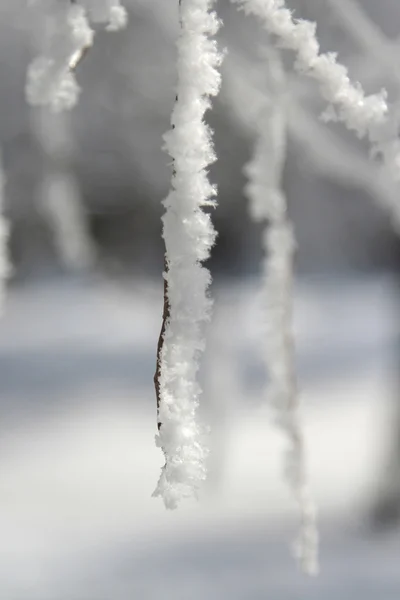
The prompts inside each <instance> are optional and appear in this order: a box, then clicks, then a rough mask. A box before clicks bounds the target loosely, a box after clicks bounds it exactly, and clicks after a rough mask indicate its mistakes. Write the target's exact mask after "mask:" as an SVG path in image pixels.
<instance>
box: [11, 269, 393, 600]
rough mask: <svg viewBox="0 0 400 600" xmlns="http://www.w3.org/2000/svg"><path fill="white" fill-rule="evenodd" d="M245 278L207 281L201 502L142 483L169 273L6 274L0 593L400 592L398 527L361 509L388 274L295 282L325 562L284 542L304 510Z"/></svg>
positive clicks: (88, 598)
mask: <svg viewBox="0 0 400 600" xmlns="http://www.w3.org/2000/svg"><path fill="white" fill-rule="evenodd" d="M256 292H257V286H256V282H255V281H253V280H247V281H246V280H242V281H240V282H231V283H225V284H224V285H221V286H216V287H215V290H214V295H215V298H216V301H215V318H214V321H213V324H212V326H211V327H210V328H209V331H208V338H209V339H208V350H207V353H206V356H205V360H204V364H203V370H202V379H203V388H204V401H203V415H204V417H205V418H206V419H207V420H208V421H210V422H211V424H212V425H213V434H212V435H211V438H210V443H211V448H212V456H211V460H210V479H209V482H208V483H207V485H206V486H205V489H204V491H203V494H202V497H201V500H200V502H199V504H191V503H188V504H186V505H185V506H182V508H181V509H179V510H178V511H176V512H173V513H169V512H166V511H165V510H164V508H163V506H162V505H161V503H160V501H159V500H158V499H153V498H151V494H152V491H153V489H154V487H155V484H156V481H157V478H158V475H159V469H160V467H161V465H162V456H161V454H160V452H159V450H158V449H157V448H155V446H154V435H155V433H156V415H155V398H154V391H153V383H152V377H153V372H154V362H155V348H156V342H157V338H158V333H159V327H160V315H161V304H162V298H161V293H162V290H161V285H158V284H157V285H156V284H154V283H153V282H151V281H150V282H149V281H146V280H140V281H135V282H132V283H131V284H127V283H124V284H120V283H115V284H114V283H111V282H109V281H103V280H97V279H93V280H92V281H91V282H88V281H86V282H77V281H75V282H72V281H68V280H57V281H54V280H53V281H50V282H42V283H38V282H36V283H35V284H34V285H33V284H24V285H20V286H15V287H14V288H13V289H12V290H11V292H10V295H9V299H8V306H7V309H6V313H5V315H4V317H3V320H2V322H1V324H0V411H1V418H0V448H1V451H0V531H1V536H0V600H128V599H129V600H132V599H136V598H137V599H140V600H142V599H149V600H152V599H155V598H160V597H162V598H166V599H169V598H171V599H172V598H173V599H174V600H180V599H182V600H205V599H207V600H214V599H215V600H217V599H218V600H225V599H227V600H245V599H246V600H258V599H260V600H261V599H264V598H271V599H272V598H276V599H279V600H292V599H293V600H294V599H303V598H304V599H305V598H307V600H314V599H315V600H317V599H318V600H319V599H321V600H337V598H340V599H341V600H347V599H349V600H350V599H351V600H375V599H377V598H379V599H380V600H392V599H393V600H398V598H399V597H400V568H399V565H400V562H399V561H400V535H399V532H398V531H397V532H396V531H394V532H392V533H391V534H390V535H389V536H388V537H385V538H378V539H375V538H372V537H371V536H370V535H369V534H368V533H367V532H366V530H365V529H364V527H363V515H364V514H365V511H366V510H367V509H368V505H369V502H370V501H371V498H372V494H373V493H374V492H375V488H376V485H377V478H378V477H379V473H380V470H381V468H382V465H383V464H384V460H385V452H386V450H387V444H388V443H389V435H390V426H389V421H390V415H391V411H392V409H393V407H392V400H393V399H394V398H395V394H396V392H398V390H397V387H396V385H397V377H398V373H397V370H396V369H397V367H398V362H397V359H398V357H397V354H396V352H397V349H398V348H397V347H398V343H399V342H398V330H399V324H400V311H399V310H398V309H399V306H397V304H396V303H397V302H398V299H397V298H396V297H395V293H394V292H395V285H394V282H393V280H392V279H391V278H390V277H389V276H381V277H369V278H365V279H357V280H354V279H351V278H349V279H340V280H339V279H336V280H332V279H330V280H325V281H321V280H314V281H311V280H310V281H308V282H301V283H299V285H298V288H297V291H296V332H297V337H298V361H299V373H300V386H301V389H302V395H303V402H304V415H303V416H304V425H305V429H306V438H307V450H308V455H309V468H310V475H311V482H312V487H313V490H314V493H315V497H316V499H317V501H318V504H319V508H320V515H321V528H322V545H321V560H322V573H321V575H320V577H319V578H318V579H316V580H308V579H307V578H305V577H304V576H302V575H301V574H299V573H298V570H297V567H296V566H295V564H294V562H293V559H292V557H291V555H290V547H289V545H290V542H291V540H292V539H293V537H294V535H295V533H296V527H297V522H296V510H295V507H294V506H293V505H292V502H291V499H290V497H289V494H288V492H287V490H286V489H285V487H284V485H283V484H282V481H281V476H280V459H281V452H282V449H283V447H284V442H283V440H282V439H281V437H280V435H279V434H278V433H277V432H276V431H275V430H274V429H273V427H271V425H270V423H271V415H270V414H269V411H268V409H266V408H265V405H264V404H265V403H264V400H263V398H262V392H261V390H262V386H263V383H264V381H265V373H264V370H263V368H262V362H261V360H260V354H259V352H260V350H259V348H258V342H257V340H258V337H259V335H258V334H259V328H260V317H261V315H260V312H259V307H258V304H257V293H256Z"/></svg>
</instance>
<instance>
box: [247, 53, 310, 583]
mask: <svg viewBox="0 0 400 600" xmlns="http://www.w3.org/2000/svg"><path fill="white" fill-rule="evenodd" d="M269 66H270V82H269V83H270V88H271V89H272V93H271V94H270V95H269V96H268V95H267V94H265V95H264V98H265V101H264V106H263V107H262V109H261V110H260V113H259V116H258V131H259V134H258V139H257V142H256V147H255V151H254V156H253V159H252V160H251V161H250V162H249V163H248V164H247V165H246V167H245V173H246V175H247V176H248V179H249V182H248V184H247V186H246V188H245V192H246V193H247V196H248V198H249V201H250V211H251V214H252V216H253V218H254V220H256V221H261V222H264V223H265V225H267V223H268V227H266V228H265V230H264V232H263V249H264V253H265V256H264V264H263V280H264V282H263V292H262V305H263V307H265V320H264V329H265V331H264V342H265V350H266V364H267V369H268V373H269V394H268V397H269V401H270V402H271V403H272V405H273V407H274V408H275V410H276V414H277V423H278V425H279V426H280V427H281V428H282V430H283V432H284V433H285V435H286V437H287V439H288V442H289V448H288V450H287V454H286V461H285V477H286V480H287V483H288V485H289V487H290V488H291V490H292V492H293V494H294V497H295V499H296V501H297V503H298V505H299V509H300V514H301V530H300V537H299V540H298V544H297V548H296V550H297V551H298V555H299V558H300V561H301V564H302V566H303V568H304V570H305V571H306V572H308V573H315V572H316V571H317V569H318V558H317V554H318V532H317V527H316V512H315V507H314V504H313V502H312V499H311V496H310V492H309V489H308V483H307V477H306V474H305V459H304V443H303V436H302V428H301V423H300V417H299V408H300V406H299V392H298V388H297V377H296V367H295V342H294V338H293V334H292V327H293V324H292V321H293V314H292V313H293V307H292V302H293V255H294V251H295V240H294V235H293V230H292V225H291V223H290V221H289V219H288V216H287V204H286V197H285V195H284V193H283V191H282V186H281V179H282V173H283V168H284V163H285V158H286V120H285V115H284V108H283V107H282V105H284V103H283V102H282V94H281V93H279V92H280V88H281V87H282V85H281V80H282V71H281V69H280V66H279V63H278V60H277V57H276V56H275V55H271V57H270V61H269Z"/></svg>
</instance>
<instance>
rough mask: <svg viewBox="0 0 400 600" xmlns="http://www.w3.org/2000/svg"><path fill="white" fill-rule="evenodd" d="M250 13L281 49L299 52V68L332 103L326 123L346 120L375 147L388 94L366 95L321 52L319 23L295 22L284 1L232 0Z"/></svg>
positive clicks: (332, 60) (335, 63)
mask: <svg viewBox="0 0 400 600" xmlns="http://www.w3.org/2000/svg"><path fill="white" fill-rule="evenodd" d="M232 2H233V3H235V4H237V5H238V6H239V8H240V9H242V10H243V11H244V12H245V13H247V14H252V15H255V16H256V17H258V18H259V19H260V20H261V22H262V24H263V26H264V28H265V29H266V30H267V31H268V33H270V34H271V35H274V36H276V37H277V38H278V40H279V46H280V47H281V48H287V49H289V50H292V51H294V52H295V53H296V55H297V59H296V61H295V68H296V70H297V71H299V72H301V73H304V74H306V75H307V76H309V77H311V78H312V79H314V80H316V81H317V82H318V83H319V86H320V90H321V93H322V96H323V97H324V98H325V100H327V101H328V102H329V103H330V109H329V110H328V111H327V112H326V113H325V117H326V120H328V119H330V120H338V121H342V122H343V123H344V124H345V125H346V127H347V128H348V129H350V130H353V131H355V132H356V133H357V135H358V136H360V137H364V136H367V137H368V138H369V140H370V142H371V143H372V144H373V145H374V144H375V143H376V142H377V141H378V140H379V127H380V126H381V125H382V123H384V121H385V117H386V114H387V110H388V107H387V104H386V92H384V91H382V92H380V93H379V94H374V95H371V96H366V95H365V94H364V92H363V90H362V88H361V86H360V85H359V84H353V83H352V82H351V81H350V78H349V76H348V72H347V69H346V67H344V66H343V65H341V64H340V63H338V62H337V60H336V54H334V53H332V52H330V53H321V52H320V46H319V43H318V40H317V38H316V24H315V23H312V22H310V21H306V20H303V19H297V20H296V19H294V18H293V16H292V12H291V11H290V10H289V9H288V8H286V6H285V1H284V0H232Z"/></svg>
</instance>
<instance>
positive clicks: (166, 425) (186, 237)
mask: <svg viewBox="0 0 400 600" xmlns="http://www.w3.org/2000/svg"><path fill="white" fill-rule="evenodd" d="M213 3H214V0H183V1H182V2H181V3H180V22H181V28H180V35H179V38H178V41H177V51H178V59H177V68H178V83H177V98H176V102H175V106H174V109H173V113H172V119H171V122H172V129H171V130H170V131H169V132H168V133H167V134H166V135H165V144H166V150H167V151H168V153H169V154H170V156H171V157H172V159H173V176H172V189H171V191H170V193H169V195H168V197H167V198H166V200H165V201H164V206H165V209H166V211H165V215H164V217H163V237H164V240H165V246H166V270H165V273H164V278H165V282H166V283H165V285H166V292H167V298H166V302H167V307H166V309H167V314H166V315H165V319H164V326H163V331H162V334H161V335H162V340H161V343H160V345H159V355H158V361H159V367H160V368H159V369H158V377H157V374H156V382H158V385H159V407H158V419H159V435H158V436H157V438H156V441H157V445H158V446H160V447H161V448H162V450H163V452H164V455H165V466H164V467H163V469H162V473H161V476H160V480H159V482H158V486H157V489H156V490H155V492H154V495H155V496H161V497H162V498H163V500H164V503H165V505H166V507H167V508H176V506H177V505H178V503H179V501H180V500H181V499H182V498H185V497H191V496H196V495H197V492H198V489H199V487H200V484H201V482H202V481H203V480H204V479H205V474H206V468H205V459H206V456H207V450H206V448H205V447H203V445H202V442H201V430H200V426H199V424H198V422H197V416H196V413H197V409H198V403H199V396H200V392H201V390H200V387H199V384H198V382H197V371H198V368H199V357H200V354H201V352H202V351H203V348H204V332H203V326H204V325H205V323H206V321H207V320H208V319H209V317H210V310H211V300H210V298H209V297H208V292H207V290H208V286H209V284H210V280H211V278H210V274H209V272H208V270H207V269H206V268H204V267H203V266H202V262H203V261H204V260H206V259H207V258H208V256H209V254H210V249H211V247H212V245H213V243H214V240H215V231H214V228H213V226H212V222H211V219H210V216H209V214H207V213H205V212H204V211H203V207H205V206H213V205H214V204H215V198H214V197H215V194H216V189H215V187H214V186H212V185H211V184H210V182H209V180H208V176H207V170H206V169H207V167H208V166H209V165H210V164H211V163H212V162H213V161H214V160H215V158H216V157H215V155H214V151H213V146H212V132H211V130H210V128H209V127H208V126H207V125H206V123H205V122H204V115H205V112H206V111H207V109H208V108H210V97H211V96H215V95H216V94H217V93H218V91H219V86H220V75H219V72H218V67H219V65H220V63H221V55H220V54H219V52H218V49H217V45H216V42H215V41H214V40H213V39H211V38H212V36H214V35H215V34H216V32H217V30H218V27H219V21H218V19H217V16H216V14H215V12H213V11H211V8H212V6H213ZM156 385H157V384H156Z"/></svg>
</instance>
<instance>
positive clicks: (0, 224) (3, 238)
mask: <svg viewBox="0 0 400 600" xmlns="http://www.w3.org/2000/svg"><path fill="white" fill-rule="evenodd" d="M2 162H3V161H2V159H1V156H0V313H2V311H3V306H4V298H5V295H6V284H7V280H8V278H9V276H10V275H11V270H12V269H11V264H10V261H9V255H8V239H9V231H10V227H9V223H8V221H7V219H6V218H5V216H4V204H5V198H4V196H5V193H4V192H5V191H4V188H5V176H4V170H3V164H2Z"/></svg>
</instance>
